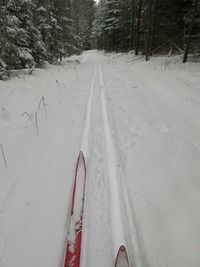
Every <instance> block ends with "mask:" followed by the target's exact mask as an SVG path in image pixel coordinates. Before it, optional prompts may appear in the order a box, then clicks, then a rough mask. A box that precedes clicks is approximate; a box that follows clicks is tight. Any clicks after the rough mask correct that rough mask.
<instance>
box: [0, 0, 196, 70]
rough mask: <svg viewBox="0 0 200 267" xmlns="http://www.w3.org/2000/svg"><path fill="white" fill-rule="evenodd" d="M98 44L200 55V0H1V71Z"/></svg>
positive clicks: (99, 46) (107, 47)
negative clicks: (97, 1) (97, 0)
mask: <svg viewBox="0 0 200 267" xmlns="http://www.w3.org/2000/svg"><path fill="white" fill-rule="evenodd" d="M93 48H97V49H100V50H105V51H116V52H128V51H130V50H134V51H135V54H136V55H138V54H139V53H141V54H143V55H144V56H145V57H146V60H149V59H150V57H151V56H152V55H154V54H167V55H171V54H172V53H181V54H182V55H183V62H186V61H187V59H188V54H192V55H193V56H194V57H198V56H199V55H200V0H167V1H162V0H100V1H99V3H98V4H96V3H95V2H94V1H93V0H0V71H1V72H2V71H3V70H4V69H7V70H9V69H21V68H26V67H29V68H30V67H32V66H40V65H42V64H43V62H44V61H48V62H50V63H55V62H58V61H62V59H63V58H64V57H66V56H70V55H74V54H80V53H81V52H82V51H83V50H88V49H93Z"/></svg>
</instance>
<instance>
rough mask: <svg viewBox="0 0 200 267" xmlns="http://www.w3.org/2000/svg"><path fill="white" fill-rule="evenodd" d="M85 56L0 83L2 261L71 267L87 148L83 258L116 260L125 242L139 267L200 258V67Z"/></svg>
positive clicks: (21, 266)
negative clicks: (70, 243) (75, 188)
mask: <svg viewBox="0 0 200 267" xmlns="http://www.w3.org/2000/svg"><path fill="white" fill-rule="evenodd" d="M79 60H80V64H79V62H78V61H71V62H68V61H67V60H66V61H65V62H63V64H62V65H60V66H47V67H46V69H43V70H39V69H37V70H36V71H35V72H34V73H33V74H32V75H31V76H23V75H22V76H21V77H19V78H18V77H16V78H13V79H11V80H9V81H6V82H2V81H0V144H2V145H3V148H4V152H5V156H6V161H7V165H8V166H7V168H5V167H4V162H3V157H2V155H1V151H0V266H1V267H13V266H16V267H27V266H28V267H32V266H34V267H35V266H37V267H44V266H48V267H55V266H59V267H61V266H62V260H63V255H64V247H65V240H66V235H67V230H68V229H67V228H68V225H69V216H68V213H69V205H70V199H71V188H72V182H73V173H74V167H75V163H76V159H77V156H78V152H79V150H80V149H82V150H83V152H84V153H85V156H86V161H87V171H88V173H87V185H86V199H85V212H84V229H83V249H82V261H81V263H82V264H81V267H86V266H87V267H90V266H95V267H102V266H104V267H110V266H113V265H114V259H115V256H116V250H117V247H118V246H119V245H120V242H123V243H125V245H126V246H127V249H128V255H129V258H130V261H131V264H132V266H134V267H136V266H144V267H146V266H147V267H151V266H152V267H155V266H156V267H157V266H159V267H162V266H163V267H166V266H170V267H171V266H173V267H188V266H194V267H199V265H200V253H199V251H200V231H199V226H200V207H199V203H200V168H199V162H200V119H199V114H200V90H199V89H200V68H199V67H200V66H199V65H200V64H198V63H187V64H185V65H183V64H181V63H180V62H181V60H180V58H178V57H177V58H164V57H158V58H153V59H152V60H151V61H150V62H148V63H146V62H144V61H143V59H142V58H140V57H137V58H136V57H134V56H133V55H131V54H129V55H122V54H108V55H104V54H102V53H99V52H96V51H89V52H85V53H83V55H81V56H80V57H79ZM42 96H44V98H45V102H46V109H47V114H48V118H47V119H46V118H45V112H44V109H43V105H40V109H39V111H38V104H39V101H40V99H41V97H42ZM24 112H27V113H28V114H30V115H31V118H32V120H33V122H35V117H34V116H35V113H36V112H37V113H38V126H39V134H38V136H37V131H36V128H35V127H34V126H33V123H32V122H31V120H30V119H29V118H28V117H27V115H24V116H22V114H23V113H24Z"/></svg>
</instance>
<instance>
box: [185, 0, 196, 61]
mask: <svg viewBox="0 0 200 267" xmlns="http://www.w3.org/2000/svg"><path fill="white" fill-rule="evenodd" d="M197 3H198V1H197V0H195V1H194V2H193V7H192V17H191V22H190V25H189V30H188V36H187V40H186V44H185V49H184V57H183V63H186V62H187V59H188V53H189V49H190V44H191V35H192V29H193V26H194V20H195V14H196V11H197Z"/></svg>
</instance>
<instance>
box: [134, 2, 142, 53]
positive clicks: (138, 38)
mask: <svg viewBox="0 0 200 267" xmlns="http://www.w3.org/2000/svg"><path fill="white" fill-rule="evenodd" d="M141 12H142V0H140V2H139V6H138V14H137V28H136V45H135V55H136V56H137V55H138V53H139V44H140V22H141Z"/></svg>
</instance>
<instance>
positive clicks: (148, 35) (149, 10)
mask: <svg viewBox="0 0 200 267" xmlns="http://www.w3.org/2000/svg"><path fill="white" fill-rule="evenodd" d="M151 15H152V0H149V7H148V25H147V35H146V52H145V54H146V61H148V60H149V57H150V41H151Z"/></svg>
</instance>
